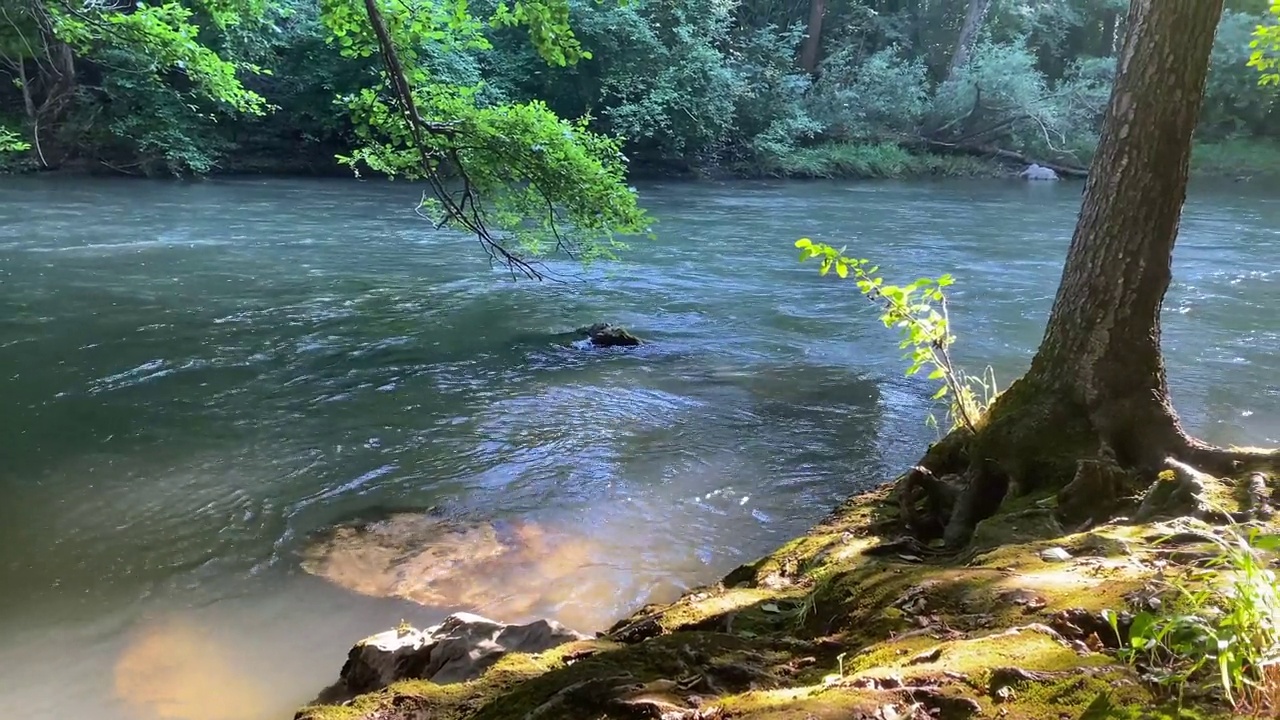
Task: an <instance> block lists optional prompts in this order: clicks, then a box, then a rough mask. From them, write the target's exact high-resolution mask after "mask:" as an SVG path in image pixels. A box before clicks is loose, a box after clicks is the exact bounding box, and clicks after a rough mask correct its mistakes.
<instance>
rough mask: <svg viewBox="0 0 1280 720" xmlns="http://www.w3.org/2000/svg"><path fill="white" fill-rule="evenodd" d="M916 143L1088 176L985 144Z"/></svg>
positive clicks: (1065, 174) (1083, 170)
mask: <svg viewBox="0 0 1280 720" xmlns="http://www.w3.org/2000/svg"><path fill="white" fill-rule="evenodd" d="M914 144H916V145H918V146H920V147H923V148H924V149H926V150H930V151H932V152H943V153H951V154H955V155H976V156H979V157H987V156H989V157H997V158H1000V159H1002V160H1009V161H1011V162H1016V163H1020V164H1022V165H1039V166H1040V167H1047V168H1049V169H1050V170H1052V171H1054V172H1056V173H1058V174H1059V175H1061V176H1063V177H1074V178H1086V177H1088V176H1089V169H1088V168H1082V167H1077V166H1075V165H1062V164H1059V163H1052V162H1045V161H1044V160H1035V159H1033V158H1029V157H1027V156H1026V155H1023V154H1022V153H1019V152H1014V151H1013V150H1004V149H1002V148H996V147H990V146H987V145H968V144H957V143H949V142H942V141H941V140H926V139H920V140H917V141H915V143H914Z"/></svg>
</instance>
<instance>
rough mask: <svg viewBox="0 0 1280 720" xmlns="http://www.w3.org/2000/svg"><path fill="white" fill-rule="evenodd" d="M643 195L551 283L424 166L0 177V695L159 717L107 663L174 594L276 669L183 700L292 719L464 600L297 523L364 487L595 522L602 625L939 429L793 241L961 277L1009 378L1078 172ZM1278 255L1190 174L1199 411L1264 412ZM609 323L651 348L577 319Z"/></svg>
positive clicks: (1201, 414)
mask: <svg viewBox="0 0 1280 720" xmlns="http://www.w3.org/2000/svg"><path fill="white" fill-rule="evenodd" d="M641 192H642V196H643V198H644V201H645V203H646V204H647V206H648V207H650V208H651V209H652V210H653V212H654V214H655V215H656V216H657V218H658V219H659V225H658V230H659V235H660V240H659V241H658V242H654V243H650V242H648V241H639V242H637V244H636V246H635V247H634V248H633V249H632V251H630V252H628V253H627V255H626V260H625V262H622V263H619V264H616V265H611V266H608V267H603V266H602V267H598V268H594V269H592V270H589V271H585V272H584V271H581V270H579V269H578V268H576V267H574V266H572V265H567V264H555V265H553V266H552V269H553V270H555V271H557V272H559V273H561V274H562V275H564V276H566V277H567V278H569V279H568V281H567V282H563V283H543V284H536V283H527V282H521V283H512V282H510V281H509V279H508V276H507V275H506V274H505V273H503V272H502V271H500V270H498V269H490V268H489V267H488V266H487V265H486V264H485V262H484V261H483V259H482V257H481V255H480V254H479V248H478V247H477V246H476V245H475V243H474V241H470V240H467V239H465V238H457V237H454V236H450V235H447V234H444V233H436V232H432V231H430V230H429V229H428V228H426V227H425V226H424V225H423V224H422V223H421V222H420V221H418V220H417V219H416V218H415V217H414V215H413V213H412V212H411V208H412V206H413V204H414V203H415V201H416V199H417V197H418V192H417V191H416V190H415V189H414V188H412V187H410V186H408V185H403V184H384V183H375V182H366V183H360V182H354V181H325V182H318V181H317V182H309V181H295V180H264V181H233V182H222V181H218V182H203V183H196V184H175V183H148V182H126V181H90V180H70V179H8V180H4V181H3V182H2V183H0V418H3V420H2V424H0V548H2V549H0V668H2V670H0V673H2V675H0V678H2V682H0V717H6V718H7V717H32V718H63V717H78V718H90V719H98V718H102V719H107V720H119V719H122V718H145V717H157V716H159V715H157V713H160V714H161V715H162V714H163V708H161V709H160V710H157V709H156V706H155V704H154V703H152V705H146V704H145V703H144V704H142V705H139V704H138V703H136V702H126V701H125V700H127V699H128V698H126V699H125V700H122V699H121V697H119V696H120V695H121V692H120V690H119V682H120V681H119V678H118V676H117V673H118V670H113V668H115V664H116V662H117V658H119V657H120V655H121V653H122V652H123V651H125V650H126V649H127V648H129V647H133V646H135V645H136V644H137V643H139V642H143V641H145V639H146V638H147V637H150V634H151V633H154V632H156V631H155V630H154V628H155V627H157V626H165V624H166V623H178V624H179V625H181V626H183V627H195V628H199V629H201V630H202V631H204V632H206V633H207V634H208V635H210V636H212V638H213V641H216V643H217V648H216V650H217V652H219V653H222V654H224V655H226V656H227V657H229V658H230V661H229V663H225V664H229V665H231V666H234V670H235V672H234V673H230V672H228V678H227V679H226V680H225V681H224V682H225V685H224V692H225V693H235V692H237V691H238V690H237V689H238V688H241V687H247V688H256V689H259V690H260V689H262V688H263V687H265V688H266V689H267V690H268V692H265V693H263V695H264V696H265V698H266V699H265V700H262V701H260V702H258V703H257V705H258V706H260V707H256V708H255V710H253V711H252V712H250V713H247V714H246V713H245V712H240V711H238V710H237V711H234V712H233V711H232V710H227V711H226V712H223V713H222V714H217V713H213V712H210V713H208V714H204V715H198V714H194V713H191V712H188V711H186V710H172V708H171V709H170V711H169V712H168V716H169V717H189V718H191V720H212V718H223V717H226V718H231V719H232V720H238V719H239V718H242V717H245V718H247V717H250V716H253V717H263V718H266V717H288V716H289V713H290V712H291V709H292V707H293V706H294V705H295V704H296V703H298V702H301V701H303V700H305V699H307V697H309V696H310V694H312V693H314V692H315V691H316V690H317V689H318V688H319V687H320V686H322V685H324V684H325V683H327V682H328V681H330V680H331V679H333V677H334V676H335V675H336V672H337V670H338V668H339V667H340V665H341V662H342V659H343V655H344V653H345V650H346V648H347V647H348V646H349V644H350V642H351V641H352V640H353V639H356V638H358V637H360V636H361V635H363V634H366V633H367V632H370V631H372V630H375V629H380V628H382V627H384V626H388V625H389V624H392V623H394V622H396V621H398V620H399V619H400V618H402V617H407V618H410V619H413V620H416V621H419V622H427V621H430V620H434V619H438V618H439V617H440V616H441V615H442V614H443V612H444V611H445V610H444V609H440V608H417V607H415V606H411V605H409V604H407V603H404V602H400V601H395V600H384V599H373V598H368V597H361V596H357V595H354V594H352V593H350V592H348V591H346V590H343V589H341V588H337V587H335V586H332V585H330V584H328V583H326V582H325V581H323V580H320V579H317V578H314V577H311V576H309V575H306V574H304V573H302V572H300V571H299V569H298V567H297V559H296V552H297V550H298V548H299V547H300V546H301V543H302V542H303V541H304V540H305V538H306V536H307V534H308V533H310V532H312V531H314V530H316V529H319V528H323V527H325V526H326V525H329V524H331V523H334V522H339V521H341V520H344V519H346V518H349V517H351V516H353V515H357V514H360V513H361V512H366V511H369V510H370V509H372V508H377V507H401V506H403V507H420V506H431V505H434V506H438V507H441V508H443V509H445V511H446V512H448V513H451V514H456V515H459V516H465V517H474V518H481V519H499V520H501V519H506V518H525V519H532V520H534V521H536V522H538V523H541V524H542V525H544V526H545V527H547V528H551V529H552V530H553V531H554V532H557V533H563V534H566V535H571V536H574V537H580V538H585V539H586V540H587V541H589V542H591V543H593V544H595V545H596V546H598V547H599V548H601V549H602V552H601V556H602V557H604V558H606V559H605V560H602V561H601V562H600V563H599V565H598V567H596V568H594V570H593V572H594V574H595V576H596V577H597V579H598V582H597V583H595V584H594V585H591V586H590V587H589V588H584V589H583V592H585V593H589V597H588V598H587V599H588V600H589V601H590V604H591V605H592V606H593V607H596V608H598V615H599V618H600V619H601V620H600V621H601V622H604V618H608V617H613V616H616V615H620V614H622V613H623V612H625V611H626V610H627V609H629V608H631V607H633V606H635V605H636V604H638V603H640V602H643V601H644V600H645V598H646V597H648V596H649V594H650V592H651V591H653V589H654V588H655V587H657V588H661V589H664V590H665V591H668V592H669V591H671V590H672V589H673V588H674V589H676V590H678V589H679V588H681V587H686V586H688V585H690V584H694V583H698V582H704V581H708V580H712V579H714V578H716V577H717V576H719V575H720V574H722V573H723V572H725V571H727V570H729V569H731V568H732V567H733V566H734V565H736V564H737V563H739V562H741V561H743V560H746V559H749V558H751V557H752V556H755V555H757V554H759V553H762V552H764V551H766V550H768V549H770V548H771V547H773V546H775V545H777V544H778V543H779V542H781V541H783V540H784V539H786V538H787V537H789V536H791V535H793V534H795V533H797V532H800V531H802V530H804V529H805V528H806V527H807V526H808V525H810V524H811V523H813V522H814V521H815V520H817V519H819V518H820V517H821V516H822V515H823V514H824V513H825V512H826V511H827V510H828V509H829V508H830V507H831V506H833V505H834V504H835V503H836V502H838V501H839V500H840V499H842V498H844V497H846V496H847V495H849V494H850V493H853V492H855V491H857V490H859V489H862V488H866V487H868V486H870V485H872V484H875V483H878V482H881V481H883V480H885V479H887V478H889V477H891V476H892V475H893V474H895V473H896V472H897V471H898V470H900V469H901V468H902V467H903V466H904V465H905V464H906V463H908V462H911V461H912V460H914V459H915V458H916V457H917V456H918V454H919V452H920V451H921V449H922V447H923V443H925V442H926V441H927V440H928V439H930V438H931V437H932V435H931V431H930V430H928V429H927V428H925V427H924V424H923V418H924V414H925V411H926V405H925V402H924V401H925V398H927V397H928V395H929V393H930V390H931V388H930V387H929V386H927V385H925V384H921V383H918V382H914V381H907V380H905V379H903V378H902V377H900V375H901V368H902V364H901V361H900V360H899V357H898V355H899V351H898V350H897V348H896V343H895V341H894V338H893V336H892V335H890V334H889V333H888V332H887V331H885V330H884V329H883V328H881V327H880V326H879V325H878V323H877V322H876V321H875V315H874V310H873V309H872V308H870V307H869V306H868V305H867V304H866V302H865V301H863V300H862V299H861V298H859V297H857V296H856V295H854V294H852V291H851V289H850V288H849V287H847V286H841V285H840V284H839V283H837V282H834V281H833V279H831V278H826V279H822V278H818V277H817V275H816V267H813V266H800V265H798V264H797V263H796V262H795V252H794V250H793V249H792V247H791V243H792V241H793V240H794V239H795V238H796V237H798V236H799V235H801V234H805V235H809V236H811V237H814V238H816V239H823V240H828V241H833V242H836V241H838V242H841V243H844V242H847V243H848V244H849V245H850V246H851V247H852V248H854V249H855V250H856V251H858V252H860V253H863V254H866V255H870V256H873V257H875V258H877V259H878V260H880V261H881V263H880V264H881V265H882V267H884V269H885V272H886V273H888V274H889V275H890V276H891V277H899V278H906V277H914V276H916V275H920V274H938V273H941V272H951V273H953V274H954V275H955V276H956V278H957V288H956V293H955V296H954V300H953V309H952V314H953V320H954V322H955V323H956V325H957V328H958V332H959V335H960V337H961V345H962V348H961V350H960V352H959V354H960V359H961V360H962V361H968V362H969V363H977V364H979V365H978V367H981V365H984V364H987V363H990V364H991V365H992V366H993V367H994V369H995V371H996V374H997V377H998V378H1000V379H1002V380H1007V379H1010V378H1012V377H1015V376H1016V374H1017V373H1018V372H1019V371H1021V370H1022V369H1023V368H1024V367H1025V365H1026V363H1027V361H1028V360H1029V357H1030V353H1031V352H1032V351H1033V349H1034V347H1035V345H1036V343H1037V341H1038V339H1039V335H1040V332H1041V330H1042V328H1043V324H1044V320H1045V313H1046V312H1047V309H1048V305H1049V303H1050V301H1051V299H1052V294H1053V292H1054V290H1055V289H1056V285H1057V281H1058V277H1059V273H1060V270H1061V262H1062V259H1063V257H1064V254H1065V250H1066V245H1067V242H1068V240H1069V237H1070V233H1071V229H1072V226H1073V223H1074V219H1075V213H1076V212H1077V210H1078V208H1079V202H1080V187H1079V185H1075V184H1062V185H1050V184H1020V183H1013V182H993V183H986V182H954V183H927V184H891V183H877V184H809V183H793V184H747V183H738V184H700V185H682V184H658V185H645V186H642V187H641ZM1278 266H1280V198H1277V197H1276V196H1275V195H1274V194H1272V193H1269V192H1268V188H1264V187H1260V186H1255V185H1252V184H1226V185H1221V186H1216V185H1204V186H1200V187H1195V188H1193V192H1192V196H1191V199H1190V203H1189V206H1188V210H1187V214H1186V217H1185V219H1184V222H1183V231H1182V236H1181V239H1180V240H1179V246H1178V251H1177V253H1176V257H1175V268H1174V274H1175V278H1176V280H1175V284H1174V287H1173V288H1172V289H1171V291H1170V295H1169V297H1168V299H1167V301H1166V313H1165V318H1166V329H1165V338H1164V344H1165V348H1166V351H1167V355H1168V363H1169V372H1170V379H1171V383H1172V385H1173V391H1174V399H1175V402H1176V403H1177V405H1178V407H1179V409H1180V411H1181V412H1182V413H1183V415H1184V418H1185V420H1186V421H1187V423H1188V425H1189V426H1190V427H1191V428H1192V429H1193V430H1195V431H1196V432H1198V433H1199V434H1201V435H1202V436H1205V437H1207V438H1208V439H1211V440H1215V441H1219V442H1236V443H1252V444H1275V443H1277V442H1280V372H1278V371H1280V359H1278V354H1277V351H1278V350H1280V314H1278V313H1277V308H1280V270H1277V269H1276V268H1277V267H1278ZM600 320H607V321H613V322H620V323H623V324H625V325H627V326H628V327H629V328H631V329H632V330H633V331H635V332H636V333H638V334H640V335H642V336H644V337H646V338H648V339H650V340H651V341H652V343H651V344H650V345H648V346H647V347H645V348H642V349H640V350H638V351H633V352H589V351H583V350H579V349H575V348H572V347H565V346H563V345H561V344H558V342H557V338H556V334H557V333H562V332H564V331H567V330H571V329H573V328H574V327H576V326H578V325H582V324H586V323H590V322H594V321H600ZM538 591H539V580H538V578H537V577H535V576H532V575H527V576H521V577H519V578H518V581H517V582H516V583H515V585H514V586H513V592H538ZM542 610H544V611H545V612H546V613H548V614H552V615H555V614H556V613H557V607H556V606H553V605H548V606H547V607H546V608H542ZM576 617H577V616H575V619H576ZM583 629H587V630H590V629H595V628H583ZM160 637H162V638H167V637H168V636H165V635H163V634H161V635H160ZM140 638H141V639H142V640H140ZM166 643H168V644H167V645H166ZM160 644H161V645H162V646H165V647H172V648H173V652H174V653H175V654H177V655H184V654H185V655H192V654H203V653H204V652H205V650H192V649H191V648H190V647H188V646H187V645H184V644H183V641H182V640H181V637H179V639H177V640H172V639H169V640H166V641H164V642H161V643H160ZM144 665H145V662H144ZM156 673H157V675H158V676H159V675H162V674H163V673H162V671H161V669H157V670H156ZM144 674H145V673H144ZM213 674H216V673H213ZM183 682H186V681H183V680H175V683H178V684H182V683H183ZM245 692H246V693H248V692H250V691H249V690H245ZM125 694H126V695H127V694H128V693H127V692H126V693H125ZM135 700H136V698H135ZM147 708H150V709H147ZM237 712H239V713H240V714H236V713H237ZM184 713H185V714H184Z"/></svg>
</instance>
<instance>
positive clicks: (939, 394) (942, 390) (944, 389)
mask: <svg viewBox="0 0 1280 720" xmlns="http://www.w3.org/2000/svg"><path fill="white" fill-rule="evenodd" d="M947 390H948V388H947V386H946V385H943V386H942V387H940V388H938V392H936V393H934V394H933V399H934V400H941V399H942V398H943V397H945V396H946V394H947Z"/></svg>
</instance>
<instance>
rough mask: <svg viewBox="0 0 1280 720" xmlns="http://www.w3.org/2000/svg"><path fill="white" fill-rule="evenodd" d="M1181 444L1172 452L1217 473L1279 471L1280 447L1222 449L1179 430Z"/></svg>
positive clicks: (1199, 466) (1187, 461) (1178, 457)
mask: <svg viewBox="0 0 1280 720" xmlns="http://www.w3.org/2000/svg"><path fill="white" fill-rule="evenodd" d="M1178 440H1179V445H1180V447H1178V448H1175V449H1174V452H1173V453H1172V455H1173V456H1174V457H1175V458H1177V459H1179V460H1181V461H1183V462H1185V463H1187V464H1188V465H1193V466H1195V467H1198V468H1200V469H1201V470H1203V471H1205V472H1208V473H1212V474H1214V475H1241V474H1244V473H1249V472H1270V473H1277V474H1280V450H1265V449H1261V448H1223V447H1217V446H1216V445H1211V444H1209V443H1206V442H1204V441H1203V440H1199V439H1197V438H1193V437H1191V436H1189V435H1186V434H1185V433H1180V437H1179V438H1178Z"/></svg>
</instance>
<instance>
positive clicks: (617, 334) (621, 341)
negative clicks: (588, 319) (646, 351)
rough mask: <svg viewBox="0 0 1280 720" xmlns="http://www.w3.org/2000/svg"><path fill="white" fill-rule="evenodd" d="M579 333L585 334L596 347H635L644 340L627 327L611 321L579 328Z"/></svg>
mask: <svg viewBox="0 0 1280 720" xmlns="http://www.w3.org/2000/svg"><path fill="white" fill-rule="evenodd" d="M578 334H579V335H583V336H585V337H586V338H587V339H588V340H590V341H591V344H592V345H593V346H595V347H634V346H636V345H640V344H642V343H643V341H642V340H641V339H640V338H638V337H636V336H635V335H632V334H631V333H629V332H627V330H626V328H623V327H621V326H619V325H610V324H609V323H596V324H594V325H588V326H587V327H582V328H578Z"/></svg>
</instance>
